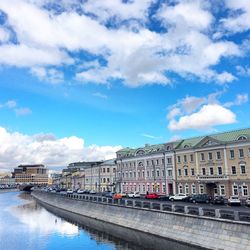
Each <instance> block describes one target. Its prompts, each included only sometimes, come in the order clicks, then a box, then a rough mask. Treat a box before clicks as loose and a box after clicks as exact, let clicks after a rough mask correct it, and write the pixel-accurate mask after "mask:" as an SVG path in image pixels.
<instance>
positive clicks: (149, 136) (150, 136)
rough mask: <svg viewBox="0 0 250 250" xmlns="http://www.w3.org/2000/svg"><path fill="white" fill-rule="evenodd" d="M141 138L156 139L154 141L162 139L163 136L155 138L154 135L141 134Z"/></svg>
mask: <svg viewBox="0 0 250 250" xmlns="http://www.w3.org/2000/svg"><path fill="white" fill-rule="evenodd" d="M141 136H143V137H146V138H149V139H154V140H159V139H162V136H154V135H149V134H145V133H143V134H141Z"/></svg>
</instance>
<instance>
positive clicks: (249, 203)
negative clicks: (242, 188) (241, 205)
mask: <svg viewBox="0 0 250 250" xmlns="http://www.w3.org/2000/svg"><path fill="white" fill-rule="evenodd" d="M246 206H247V207H250V197H247V199H246Z"/></svg>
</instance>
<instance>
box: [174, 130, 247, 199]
mask: <svg viewBox="0 0 250 250" xmlns="http://www.w3.org/2000/svg"><path fill="white" fill-rule="evenodd" d="M175 161H176V175H177V183H176V184H177V188H178V192H179V193H186V194H195V193H207V194H209V195H211V196H214V195H223V196H230V195H239V196H241V197H247V196H248V195H249V191H250V129H241V130H235V131H230V132H225V133H218V134H213V135H209V136H204V137H196V138H190V139H186V140H183V141H182V142H181V143H180V144H179V145H178V146H177V147H176V148H175Z"/></svg>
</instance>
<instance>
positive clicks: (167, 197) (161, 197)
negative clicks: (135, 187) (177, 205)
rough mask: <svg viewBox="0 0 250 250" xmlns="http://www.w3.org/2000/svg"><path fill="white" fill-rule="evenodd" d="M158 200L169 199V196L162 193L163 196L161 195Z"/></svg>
mask: <svg viewBox="0 0 250 250" xmlns="http://www.w3.org/2000/svg"><path fill="white" fill-rule="evenodd" d="M158 200H160V201H169V196H166V195H165V196H164V195H161V196H159V198H158Z"/></svg>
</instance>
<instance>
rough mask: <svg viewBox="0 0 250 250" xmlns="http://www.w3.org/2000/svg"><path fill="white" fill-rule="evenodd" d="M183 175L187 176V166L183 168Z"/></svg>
mask: <svg viewBox="0 0 250 250" xmlns="http://www.w3.org/2000/svg"><path fill="white" fill-rule="evenodd" d="M184 175H185V176H188V169H187V168H185V169H184Z"/></svg>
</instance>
